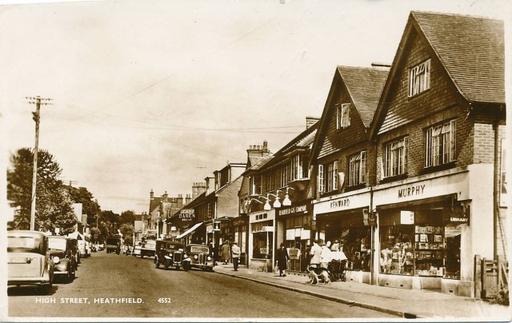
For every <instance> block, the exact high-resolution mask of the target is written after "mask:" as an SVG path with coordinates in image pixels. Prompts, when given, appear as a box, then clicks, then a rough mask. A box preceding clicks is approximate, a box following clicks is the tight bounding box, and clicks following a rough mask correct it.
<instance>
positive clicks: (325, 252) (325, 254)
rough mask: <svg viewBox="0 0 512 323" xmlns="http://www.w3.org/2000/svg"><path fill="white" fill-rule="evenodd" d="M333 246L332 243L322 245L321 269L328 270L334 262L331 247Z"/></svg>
mask: <svg viewBox="0 0 512 323" xmlns="http://www.w3.org/2000/svg"><path fill="white" fill-rule="evenodd" d="M330 246H331V242H330V241H327V243H326V244H325V243H322V251H321V253H320V267H321V268H325V269H327V267H328V266H329V263H330V262H331V260H332V254H331V249H329V247H330Z"/></svg>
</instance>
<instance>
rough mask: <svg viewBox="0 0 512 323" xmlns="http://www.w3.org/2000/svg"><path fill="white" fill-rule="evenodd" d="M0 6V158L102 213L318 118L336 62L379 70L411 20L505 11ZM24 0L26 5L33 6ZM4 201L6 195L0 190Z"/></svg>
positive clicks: (364, 5) (135, 203) (139, 204)
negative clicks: (33, 169)
mask: <svg viewBox="0 0 512 323" xmlns="http://www.w3.org/2000/svg"><path fill="white" fill-rule="evenodd" d="M12 2H13V1H1V0H0V4H2V5H0V71H2V72H1V74H2V77H1V81H0V93H1V95H0V108H1V110H0V111H1V112H0V122H1V124H0V131H1V138H2V146H3V147H2V151H4V152H5V154H4V155H3V162H4V163H5V165H6V167H8V166H9V164H8V158H9V155H10V154H12V153H14V152H15V151H16V150H17V149H19V148H21V147H33V145H34V122H33V120H32V115H31V112H32V111H33V110H34V106H33V105H30V104H28V103H27V100H26V99H25V97H27V96H37V95H40V96H42V97H49V98H52V99H53V101H52V102H53V105H51V106H47V107H43V108H42V112H41V126H40V142H39V146H40V148H42V149H46V150H48V151H49V152H50V153H52V154H53V155H54V156H55V157H56V159H57V161H58V162H59V164H60V166H61V167H62V169H63V173H62V179H63V180H64V181H65V182H66V183H70V182H71V183H72V185H74V186H85V187H87V188H88V189H89V191H91V192H92V193H93V195H94V196H95V197H96V198H97V199H98V202H99V204H100V206H101V208H102V209H104V210H108V209H111V210H113V211H115V212H122V211H124V210H134V211H136V212H142V211H147V209H148V207H149V192H150V190H151V189H153V190H154V191H155V194H156V195H161V194H163V193H164V191H167V192H168V193H169V194H170V195H176V194H183V195H185V194H190V193H191V186H192V183H193V182H197V181H203V180H204V178H205V177H206V176H209V175H211V174H212V173H213V171H214V170H217V169H220V168H222V167H224V166H225V165H226V163H227V162H228V161H229V162H245V161H246V159H247V154H246V149H247V148H248V146H249V145H255V144H261V143H262V142H263V141H264V140H267V141H268V143H269V148H270V150H271V151H274V152H275V151H277V150H278V149H279V148H280V147H282V146H283V145H284V144H286V143H287V142H288V141H289V140H291V139H292V138H293V137H295V136H296V135H297V134H299V133H300V132H301V131H303V130H304V129H305V117H306V116H316V117H319V116H320V115H321V113H322V110H323V106H324V104H325V100H326V97H327V94H328V91H329V87H330V85H331V82H332V78H333V75H334V71H335V68H336V66H337V65H353V66H366V67H369V66H370V65H371V63H372V62H378V63H387V64H390V63H391V62H392V60H393V57H394V55H395V53H396V50H397V47H398V43H399V40H400V37H401V35H402V32H403V30H404V27H405V24H406V21H407V17H408V15H409V12H410V11H411V10H426V11H435V12H450V13H460V14H470V15H479V16H487V17H492V18H498V19H503V20H507V18H510V13H511V11H510V6H509V5H507V6H506V7H505V1H476V0H467V1H462V0H459V1H455V0H454V1H421V2H420V1H383V0H373V1H314V0H310V1H299V0H267V1H256V0H254V1H83V2H74V1H69V2H52V3H30V1H24V2H25V3H22V4H20V1H18V4H12ZM32 2H33V1H32ZM4 192H5V191H4Z"/></svg>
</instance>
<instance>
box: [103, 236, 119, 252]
mask: <svg viewBox="0 0 512 323" xmlns="http://www.w3.org/2000/svg"><path fill="white" fill-rule="evenodd" d="M106 245H107V246H106V249H107V253H111V252H115V253H117V254H120V253H121V240H120V239H119V238H118V237H110V238H107V241H106Z"/></svg>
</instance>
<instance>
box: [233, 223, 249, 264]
mask: <svg viewBox="0 0 512 323" xmlns="http://www.w3.org/2000/svg"><path fill="white" fill-rule="evenodd" d="M231 226H232V228H233V232H234V234H233V236H234V237H233V239H234V241H236V243H237V244H238V246H239V247H240V251H241V254H240V264H245V265H247V260H248V257H247V233H248V231H247V229H248V227H249V217H248V216H240V217H237V218H234V219H233V220H232V221H231Z"/></svg>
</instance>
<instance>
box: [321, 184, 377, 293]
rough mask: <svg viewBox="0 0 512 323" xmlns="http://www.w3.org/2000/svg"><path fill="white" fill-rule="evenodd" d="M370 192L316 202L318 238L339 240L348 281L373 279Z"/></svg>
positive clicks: (346, 194) (362, 191)
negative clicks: (345, 259)
mask: <svg viewBox="0 0 512 323" xmlns="http://www.w3.org/2000/svg"><path fill="white" fill-rule="evenodd" d="M370 198H371V193H370V190H369V189H366V188H365V189H362V190H358V191H353V192H350V193H344V194H339V195H336V196H331V197H329V198H327V199H325V200H320V201H319V202H316V203H315V204H314V208H313V209H314V215H315V220H316V227H317V238H318V239H321V240H324V241H325V242H327V241H331V243H333V242H334V241H336V240H337V241H339V242H340V243H341V244H342V245H343V252H344V253H345V255H346V256H347V265H346V278H347V281H356V282H360V283H370V280H371V275H370V272H371V268H372V266H371V261H372V254H371V250H372V248H371V245H372V229H371V226H370V224H371V223H370V222H369V221H368V217H367V215H368V210H369V205H370Z"/></svg>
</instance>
